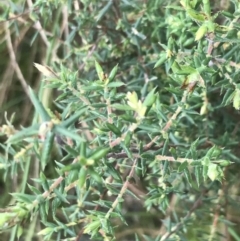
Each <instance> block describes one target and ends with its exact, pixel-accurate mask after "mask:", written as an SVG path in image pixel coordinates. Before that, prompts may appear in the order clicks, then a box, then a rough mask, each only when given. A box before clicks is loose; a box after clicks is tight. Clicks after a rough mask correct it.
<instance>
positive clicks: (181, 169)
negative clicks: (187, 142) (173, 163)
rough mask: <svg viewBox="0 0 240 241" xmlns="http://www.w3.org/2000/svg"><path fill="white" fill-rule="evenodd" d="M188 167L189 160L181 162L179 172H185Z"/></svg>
mask: <svg viewBox="0 0 240 241" xmlns="http://www.w3.org/2000/svg"><path fill="white" fill-rule="evenodd" d="M187 167H188V162H187V161H185V162H183V163H181V164H180V166H179V167H178V172H183V171H184V170H185V169H186V168H187Z"/></svg>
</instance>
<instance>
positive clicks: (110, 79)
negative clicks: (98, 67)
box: [108, 64, 124, 87]
mask: <svg viewBox="0 0 240 241" xmlns="http://www.w3.org/2000/svg"><path fill="white" fill-rule="evenodd" d="M117 70H118V64H117V65H116V66H115V67H114V68H113V69H112V71H111V72H110V74H109V77H108V79H109V82H111V81H112V80H114V78H115V76H116V74H117ZM115 83H122V82H115ZM123 84H124V83H123ZM109 85H110V84H108V87H109ZM120 86H121V85H120ZM111 87H118V86H111Z"/></svg>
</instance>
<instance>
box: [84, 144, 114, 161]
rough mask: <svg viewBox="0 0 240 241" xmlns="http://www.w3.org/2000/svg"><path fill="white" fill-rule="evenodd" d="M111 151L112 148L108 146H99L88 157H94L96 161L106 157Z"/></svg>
mask: <svg viewBox="0 0 240 241" xmlns="http://www.w3.org/2000/svg"><path fill="white" fill-rule="evenodd" d="M109 151H110V148H106V147H105V148H104V147H101V148H98V149H97V150H95V151H94V152H93V153H92V154H91V155H90V156H89V157H88V159H93V160H94V161H98V160H99V159H101V158H103V157H105V156H106V155H107V154H108V152H109Z"/></svg>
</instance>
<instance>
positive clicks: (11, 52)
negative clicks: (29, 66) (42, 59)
mask: <svg viewBox="0 0 240 241" xmlns="http://www.w3.org/2000/svg"><path fill="white" fill-rule="evenodd" d="M4 27H5V32H6V43H7V48H8V52H9V55H10V59H11V64H12V66H13V68H14V70H15V72H16V74H17V77H18V79H19V81H20V83H21V85H22V87H23V89H24V91H25V92H26V94H27V95H28V85H27V82H26V80H25V78H24V76H23V74H22V71H21V69H20V67H19V65H18V63H17V59H16V55H15V52H14V48H13V45H12V40H11V34H10V30H9V24H8V22H5V23H4Z"/></svg>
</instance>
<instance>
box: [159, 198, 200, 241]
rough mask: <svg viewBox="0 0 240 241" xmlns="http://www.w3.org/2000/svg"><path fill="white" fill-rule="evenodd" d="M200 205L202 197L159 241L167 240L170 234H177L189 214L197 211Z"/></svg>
mask: <svg viewBox="0 0 240 241" xmlns="http://www.w3.org/2000/svg"><path fill="white" fill-rule="evenodd" d="M201 205H202V195H201V196H200V197H199V198H198V199H197V201H196V202H195V203H194V204H193V206H192V208H191V209H190V211H189V212H188V213H187V215H186V216H185V217H184V218H182V220H181V222H179V223H178V224H176V225H175V226H174V227H173V228H172V229H171V231H169V232H167V233H165V234H164V235H163V236H162V238H161V239H160V241H165V240H167V239H168V238H169V237H170V236H171V235H172V234H174V233H175V232H177V231H178V230H179V229H180V228H181V227H182V226H183V225H184V223H185V222H186V221H187V220H188V218H190V216H191V214H192V213H193V212H194V211H195V210H196V209H198V208H199V207H200V206H201Z"/></svg>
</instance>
